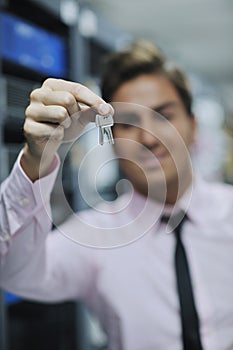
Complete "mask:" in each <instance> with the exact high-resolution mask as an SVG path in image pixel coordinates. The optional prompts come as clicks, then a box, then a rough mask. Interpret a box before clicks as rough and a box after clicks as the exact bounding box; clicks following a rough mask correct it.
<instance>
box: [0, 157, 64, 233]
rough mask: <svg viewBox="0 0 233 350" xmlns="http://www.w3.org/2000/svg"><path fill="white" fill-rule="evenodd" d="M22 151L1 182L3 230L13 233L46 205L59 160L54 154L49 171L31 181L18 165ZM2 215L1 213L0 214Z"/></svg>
mask: <svg viewBox="0 0 233 350" xmlns="http://www.w3.org/2000/svg"><path fill="white" fill-rule="evenodd" d="M21 156H22V151H21V152H20V154H19V156H18V159H17V161H16V163H15V165H14V167H13V169H12V172H11V174H10V175H9V176H8V178H7V179H6V180H5V182H3V184H2V186H1V187H2V191H1V192H2V198H1V201H2V203H1V207H2V209H3V210H4V212H5V213H2V214H3V216H4V217H5V224H6V226H7V227H6V226H5V230H4V231H7V232H8V234H9V233H10V235H13V234H14V233H15V232H16V231H17V230H18V229H19V228H20V227H22V225H23V224H24V223H26V222H27V221H28V219H29V218H31V217H32V215H33V214H35V213H36V212H37V211H38V210H40V209H41V208H42V207H45V208H46V207H47V206H48V202H49V200H50V194H51V192H52V189H53V186H54V182H55V180H56V176H57V173H58V170H59V165H60V160H59V157H58V155H55V156H54V159H53V162H52V164H51V167H50V172H49V174H48V175H46V176H45V177H43V178H40V179H39V180H36V181H35V182H32V181H31V180H30V179H29V178H28V176H27V175H26V174H25V172H24V171H23V169H22V167H21V165H20V159H21ZM1 216H2V215H1Z"/></svg>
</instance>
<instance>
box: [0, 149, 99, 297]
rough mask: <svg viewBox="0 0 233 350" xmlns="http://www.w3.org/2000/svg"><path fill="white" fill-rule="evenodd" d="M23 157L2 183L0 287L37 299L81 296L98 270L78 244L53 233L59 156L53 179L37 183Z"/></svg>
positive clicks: (52, 167) (52, 175) (54, 165)
mask: <svg viewBox="0 0 233 350" xmlns="http://www.w3.org/2000/svg"><path fill="white" fill-rule="evenodd" d="M20 157H21V155H19V158H18V160H17V162H16V164H15V166H14V168H13V170H12V172H11V174H10V175H9V177H8V178H7V179H6V180H5V181H4V183H3V184H2V185H1V202H0V215H1V216H0V272H1V273H0V286H1V287H2V288H3V289H5V290H8V291H10V292H13V293H15V294H18V295H20V296H23V297H26V298H30V299H34V300H42V301H60V300H66V299H73V298H76V297H80V298H81V295H83V294H85V292H84V290H86V288H87V287H88V283H89V282H88V281H92V280H93V278H92V274H93V271H92V270H90V269H89V265H88V262H87V261H85V254H83V253H82V249H80V253H79V252H78V251H77V245H76V244H74V243H73V242H71V241H69V240H68V239H67V238H65V237H64V236H62V235H61V234H60V233H59V232H58V230H57V231H56V232H55V231H53V232H52V231H51V226H52V220H51V209H50V194H51V191H52V189H53V185H54V182H55V179H56V176H57V172H58V168H59V158H58V157H57V156H56V157H55V158H54V161H53V163H52V166H51V169H50V170H51V171H50V173H49V175H47V176H45V177H43V178H41V179H40V180H38V181H35V182H34V183H32V182H31V181H30V179H29V178H28V177H27V176H26V174H25V173H24V172H23V170H22V168H21V166H20ZM68 225H69V223H68ZM70 229H72V227H71V228H70ZM80 266H82V268H81V267H80ZM74 271H75V274H74ZM77 286H78V287H77Z"/></svg>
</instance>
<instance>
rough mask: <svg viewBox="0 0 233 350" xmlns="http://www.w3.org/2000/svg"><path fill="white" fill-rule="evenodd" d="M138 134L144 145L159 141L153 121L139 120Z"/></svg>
mask: <svg viewBox="0 0 233 350" xmlns="http://www.w3.org/2000/svg"><path fill="white" fill-rule="evenodd" d="M139 134H140V139H141V143H142V144H144V145H146V146H151V145H154V144H156V143H158V142H159V135H157V134H158V133H156V127H155V123H154V122H153V121H151V120H143V121H141V123H140V131H139Z"/></svg>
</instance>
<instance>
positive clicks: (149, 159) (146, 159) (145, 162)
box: [138, 151, 168, 170]
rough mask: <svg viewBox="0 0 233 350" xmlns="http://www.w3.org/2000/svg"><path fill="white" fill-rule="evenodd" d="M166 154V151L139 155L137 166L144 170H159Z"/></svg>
mask: <svg viewBox="0 0 233 350" xmlns="http://www.w3.org/2000/svg"><path fill="white" fill-rule="evenodd" d="M167 156H168V153H167V152H166V151H161V152H152V151H148V152H146V153H143V154H141V155H139V157H138V162H139V165H140V166H141V167H142V168H143V169H145V170H150V169H159V168H161V166H162V163H163V162H164V160H165V159H166V158H167Z"/></svg>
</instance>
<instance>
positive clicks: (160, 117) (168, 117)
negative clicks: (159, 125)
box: [155, 112, 174, 121]
mask: <svg viewBox="0 0 233 350" xmlns="http://www.w3.org/2000/svg"><path fill="white" fill-rule="evenodd" d="M173 117H174V114H173V113H168V112H161V113H156V114H155V118H156V120H158V121H166V120H172V119H173Z"/></svg>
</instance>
